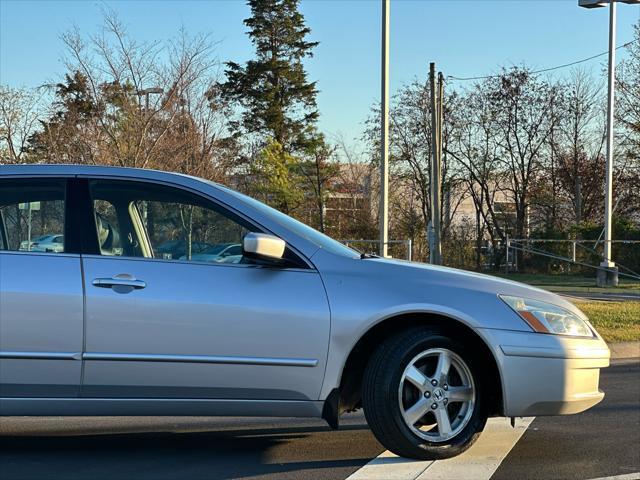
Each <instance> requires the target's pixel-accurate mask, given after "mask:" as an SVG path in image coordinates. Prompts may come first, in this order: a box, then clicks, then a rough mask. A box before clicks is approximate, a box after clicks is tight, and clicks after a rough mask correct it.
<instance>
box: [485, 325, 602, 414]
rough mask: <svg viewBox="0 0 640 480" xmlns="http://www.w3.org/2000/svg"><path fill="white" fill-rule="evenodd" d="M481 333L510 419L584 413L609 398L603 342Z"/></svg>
mask: <svg viewBox="0 0 640 480" xmlns="http://www.w3.org/2000/svg"><path fill="white" fill-rule="evenodd" d="M479 333H480V334H481V335H482V336H483V337H484V338H485V340H487V342H488V344H489V345H490V346H491V347H492V350H493V352H494V355H495V357H496V361H497V363H498V367H499V368H500V374H501V379H502V390H503V402H504V415H505V416H507V417H527V416H534V415H535V416H537V415H565V414H571V413H579V412H582V411H584V410H586V409H588V408H590V407H592V406H594V405H595V404H597V403H599V402H600V401H601V400H602V399H603V398H604V392H602V391H601V390H599V388H598V383H599V380H600V369H601V368H604V367H608V366H609V357H610V353H609V348H608V347H607V344H606V343H605V342H604V340H602V339H601V338H599V337H597V338H576V337H563V336H560V335H547V334H540V333H529V332H516V331H506V330H493V329H481V331H479Z"/></svg>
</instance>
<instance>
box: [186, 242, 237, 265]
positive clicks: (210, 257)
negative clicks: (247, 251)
mask: <svg viewBox="0 0 640 480" xmlns="http://www.w3.org/2000/svg"><path fill="white" fill-rule="evenodd" d="M228 257H242V245H241V244H239V243H220V244H218V245H214V246H212V247H209V248H207V249H205V250H202V251H201V252H200V253H195V254H193V255H191V260H193V261H195V262H225V260H226V259H227V258H228ZM186 259H187V257H186V255H183V256H182V257H180V260H186ZM225 263H237V262H234V261H230V262H225Z"/></svg>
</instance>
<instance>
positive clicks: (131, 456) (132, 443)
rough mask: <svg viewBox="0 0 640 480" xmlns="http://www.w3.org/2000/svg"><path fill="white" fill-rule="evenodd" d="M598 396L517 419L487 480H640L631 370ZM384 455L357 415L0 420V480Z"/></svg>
mask: <svg viewBox="0 0 640 480" xmlns="http://www.w3.org/2000/svg"><path fill="white" fill-rule="evenodd" d="M601 388H602V389H603V390H604V391H605V392H606V397H605V400H604V401H603V402H602V403H601V404H599V405H597V406H596V407H594V408H593V409H591V410H589V411H587V412H585V413H582V414H579V415H572V416H564V417H546V418H544V417H538V418H535V419H534V420H533V422H531V423H530V424H529V423H528V422H527V424H526V426H524V427H523V434H522V433H519V434H518V435H517V437H516V439H515V440H514V443H515V446H513V448H512V446H511V445H509V446H508V448H502V450H504V451H505V455H506V457H504V458H502V457H499V458H498V460H502V461H501V464H500V466H499V467H498V468H497V470H495V469H492V470H491V473H493V472H494V471H495V473H493V475H492V476H491V478H492V479H494V480H502V479H514V478H518V479H591V478H600V477H608V476H616V475H625V477H626V478H634V476H635V474H638V478H640V363H638V361H637V360H633V361H631V362H629V361H626V362H622V363H619V364H616V365H614V366H612V367H610V368H608V369H606V370H604V371H603V372H602V378H601ZM491 435H494V440H495V438H501V437H499V436H498V437H496V436H495V432H485V435H483V437H481V440H480V441H479V442H478V444H476V445H477V446H474V447H472V449H471V450H470V451H469V452H468V453H470V454H471V455H472V456H471V457H469V456H467V461H468V462H469V461H470V460H469V458H471V459H472V462H475V463H476V464H477V463H478V462H480V463H482V457H487V459H489V460H492V461H493V462H495V461H496V458H497V457H496V456H497V453H495V452H492V450H491V449H492V448H493V447H494V445H493V444H492V443H491V442H490V441H489V440H487V439H490V438H491ZM520 435H522V436H520ZM518 438H519V440H518ZM483 441H484V443H483ZM493 443H495V441H494V442H493ZM498 447H499V445H498ZM502 447H504V446H502ZM383 450H384V449H383V447H382V446H381V445H380V444H379V443H378V442H377V441H376V440H375V438H374V437H373V435H372V434H371V432H370V431H369V429H368V427H367V425H366V422H365V420H364V416H363V415H362V414H361V413H356V414H351V415H347V416H345V417H343V419H342V427H341V429H340V430H339V431H337V432H335V431H331V430H330V429H329V428H328V427H327V426H326V424H325V423H324V422H322V421H316V420H309V419H262V418H256V419H247V418H211V417H207V418H199V417H170V418H161V417H41V418H37V417H0V478H2V479H3V480H10V479H42V480H45V479H58V478H60V479H91V480H100V479H118V478H124V479H134V478H135V479H146V478H157V479H208V480H211V479H232V478H244V479H249V478H256V479H257V478H260V479H280V478H283V479H340V480H342V479H345V478H347V477H348V476H349V475H352V474H354V472H361V473H362V472H365V470H361V468H362V467H363V466H365V464H367V463H368V462H370V460H372V459H374V457H377V456H378V455H379V454H381V453H382V452H383ZM474 452H475V453H474ZM474 454H475V457H473V455H474ZM465 455H467V454H465ZM383 457H384V454H383ZM458 458H461V459H462V460H464V459H465V456H462V457H458ZM396 460H401V461H402V462H403V463H402V464H397V463H396V464H394V463H391V464H390V465H389V466H388V467H387V468H388V470H386V472H387V473H383V474H382V478H385V477H386V476H387V475H393V474H399V473H401V469H402V468H406V467H412V463H411V462H409V461H405V460H403V459H396ZM447 462H449V461H447ZM435 463H438V462H435ZM435 463H434V465H432V466H431V468H429V469H424V471H423V470H420V471H421V472H422V474H421V476H420V477H419V478H420V479H421V480H422V479H425V480H427V479H429V478H435V477H434V476H430V475H431V474H432V473H433V475H435V474H436V472H440V473H439V477H438V478H451V480H454V478H469V476H468V472H470V470H466V472H467V476H465V469H464V468H461V466H460V465H461V464H460V462H459V461H458V460H456V461H454V462H451V466H449V464H444V465H437V467H440V468H436V465H435ZM498 463H499V461H498ZM398 465H400V466H398ZM456 465H457V468H453V467H456ZM462 465H463V464H462ZM443 467H447V468H448V469H447V468H443ZM442 472H445V473H442ZM447 472H449V473H447ZM453 472H456V473H455V476H454V473H453ZM491 473H490V474H489V475H491ZM448 475H450V476H448ZM625 477H621V478H625ZM398 478H400V475H398ZM406 478H416V477H406ZM487 478H489V477H487Z"/></svg>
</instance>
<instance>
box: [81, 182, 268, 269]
mask: <svg viewBox="0 0 640 480" xmlns="http://www.w3.org/2000/svg"><path fill="white" fill-rule="evenodd" d="M90 190H91V196H92V201H93V208H94V216H95V222H96V233H97V239H98V243H99V245H100V251H101V253H102V255H117V256H130V257H144V258H155V259H161V260H174V261H175V260H179V261H194V262H207V263H242V262H243V256H242V239H243V237H244V235H245V234H246V233H247V232H249V231H251V230H254V231H257V230H256V229H255V228H253V227H252V226H251V225H250V224H248V223H247V222H246V221H244V220H243V219H241V218H239V217H236V216H235V215H233V214H230V213H229V212H226V211H224V210H222V209H221V208H220V207H219V206H217V205H215V204H214V203H212V202H209V201H207V200H205V199H203V198H201V197H199V196H198V195H194V194H191V193H189V192H186V191H182V190H180V189H177V188H172V187H165V186H161V185H156V184H150V183H149V184H147V183H141V182H129V181H108V180H96V181H92V182H90Z"/></svg>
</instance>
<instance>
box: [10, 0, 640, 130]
mask: <svg viewBox="0 0 640 480" xmlns="http://www.w3.org/2000/svg"><path fill="white" fill-rule="evenodd" d="M577 3H578V2H577V0H536V1H528V0H493V1H490V0H487V1H483V0H392V2H391V66H390V69H391V88H392V90H394V89H397V88H398V87H399V86H401V85H402V84H404V83H407V82H410V81H411V80H412V79H414V78H416V77H418V78H424V76H425V75H426V73H427V71H428V64H429V62H430V61H435V62H436V63H437V67H438V69H440V70H442V71H443V72H444V73H445V75H453V76H458V77H467V76H476V75H483V74H491V73H494V72H496V71H498V70H499V68H500V66H501V65H506V66H508V65H513V64H518V65H519V64H522V63H523V62H524V63H526V64H527V65H530V66H532V67H535V68H545V67H550V66H555V65H559V64H563V63H567V62H571V61H574V60H578V59H581V58H585V57H589V56H591V55H594V54H597V53H600V52H603V51H605V50H606V49H607V24H608V11H607V9H604V8H603V9H595V10H586V9H583V8H579V7H578V6H577ZM105 6H108V7H109V8H111V9H113V10H115V11H116V12H117V13H118V15H119V17H120V19H121V20H122V21H123V23H125V24H126V25H127V26H128V28H129V30H130V32H131V33H132V36H134V37H135V38H136V39H138V40H141V41H143V40H163V39H167V38H169V37H171V36H173V35H175V34H176V33H177V31H178V29H179V28H180V27H181V26H182V25H184V26H185V27H186V28H187V30H189V31H190V32H191V33H209V34H211V36H212V38H213V39H215V40H219V41H220V44H219V46H218V48H217V54H218V56H219V58H220V60H221V61H226V60H233V61H243V60H246V59H248V58H250V57H251V55H252V47H251V44H250V42H249V40H248V38H247V36H246V35H245V30H246V29H245V27H244V25H243V24H242V20H243V19H244V18H246V17H247V16H248V15H249V8H248V7H247V6H246V5H245V2H244V1H240V0H198V1H186V0H184V1H175V0H162V1H157V0H156V1H153V0H137V1H134V0H119V1H101V2H96V1H90V0H75V1H56V0H40V1H30V0H0V83H3V84H8V85H11V86H37V85H41V84H43V83H45V82H48V81H55V80H58V79H59V78H60V77H61V76H62V74H63V72H64V65H63V63H62V60H61V58H62V55H63V53H64V49H63V45H62V42H61V41H60V39H59V37H60V34H62V33H63V32H65V31H66V30H68V29H69V28H70V27H71V26H72V25H74V24H75V25H78V26H79V27H80V29H81V31H82V32H83V33H87V34H89V33H93V32H96V31H97V30H98V29H99V28H100V23H101V16H102V10H103V9H104V7H105ZM301 9H302V12H303V13H304V15H305V17H306V21H307V24H308V25H309V27H310V28H311V29H312V35H311V39H312V40H317V41H319V42H320V46H319V47H318V48H317V50H316V52H315V57H314V58H313V59H312V60H310V61H309V62H308V65H307V68H308V72H309V76H310V78H311V79H313V80H316V81H317V82H318V88H319V90H320V95H319V98H318V103H319V107H320V112H321V115H322V117H321V120H320V127H321V128H322V129H323V131H325V132H327V133H329V134H342V135H344V136H345V137H346V138H347V139H351V138H353V137H356V136H358V135H359V134H360V131H361V128H362V122H363V121H364V119H365V118H366V116H367V115H368V112H369V109H370V107H371V105H372V104H373V103H374V102H376V101H377V100H378V98H379V95H380V66H379V61H380V1H379V0H302V3H301ZM639 18H640V6H631V5H626V4H619V5H618V37H617V38H618V44H622V43H624V42H627V41H629V40H631V39H632V25H633V24H634V23H635V22H637V21H638V19H639ZM605 59H606V57H602V58H600V59H598V60H595V61H592V62H589V63H587V64H585V66H586V67H591V68H593V70H594V73H599V72H600V69H601V65H602V62H603V61H604V60H605ZM562 72H563V71H560V72H559V73H560V74H562ZM564 72H566V70H565V71H564Z"/></svg>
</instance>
